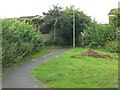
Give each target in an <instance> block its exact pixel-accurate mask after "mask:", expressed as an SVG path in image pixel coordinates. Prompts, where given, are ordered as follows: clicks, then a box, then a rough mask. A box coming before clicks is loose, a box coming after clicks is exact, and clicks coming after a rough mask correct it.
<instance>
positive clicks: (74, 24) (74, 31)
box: [73, 7, 75, 48]
mask: <svg viewBox="0 0 120 90" xmlns="http://www.w3.org/2000/svg"><path fill="white" fill-rule="evenodd" d="M73 8H74V7H73ZM73 48H75V12H74V9H73Z"/></svg>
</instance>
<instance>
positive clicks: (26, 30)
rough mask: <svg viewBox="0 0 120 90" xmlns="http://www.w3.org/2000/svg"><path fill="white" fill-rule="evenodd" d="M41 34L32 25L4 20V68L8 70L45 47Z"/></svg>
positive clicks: (13, 20)
mask: <svg viewBox="0 0 120 90" xmlns="http://www.w3.org/2000/svg"><path fill="white" fill-rule="evenodd" d="M41 36H42V35H41V34H40V32H38V31H37V30H35V29H34V27H33V26H32V25H29V24H28V23H26V22H24V21H19V20H16V19H3V20H2V50H3V58H2V64H3V68H7V67H9V66H11V65H13V64H15V63H17V62H21V60H22V59H23V58H24V57H26V56H28V55H30V54H33V53H34V52H36V51H39V50H40V49H41V48H42V47H43V41H42V39H41Z"/></svg>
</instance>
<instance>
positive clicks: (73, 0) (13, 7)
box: [0, 0, 119, 23]
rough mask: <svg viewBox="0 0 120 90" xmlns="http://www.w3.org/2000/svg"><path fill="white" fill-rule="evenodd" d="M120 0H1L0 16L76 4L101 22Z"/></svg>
mask: <svg viewBox="0 0 120 90" xmlns="http://www.w3.org/2000/svg"><path fill="white" fill-rule="evenodd" d="M118 2H119V0H0V18H4V17H20V16H31V15H42V12H43V11H47V10H48V9H49V8H50V7H52V5H57V4H58V3H59V6H62V7H66V6H70V5H74V6H75V8H79V9H80V10H81V11H84V13H86V14H87V15H89V16H91V17H92V19H93V18H95V19H96V21H98V22H99V23H107V22H108V13H109V11H110V10H111V9H112V8H118Z"/></svg>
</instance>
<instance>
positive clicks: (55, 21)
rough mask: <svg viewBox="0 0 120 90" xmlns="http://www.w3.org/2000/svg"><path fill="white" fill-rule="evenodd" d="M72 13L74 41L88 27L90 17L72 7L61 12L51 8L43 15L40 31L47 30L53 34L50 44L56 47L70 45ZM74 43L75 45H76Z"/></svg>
mask: <svg viewBox="0 0 120 90" xmlns="http://www.w3.org/2000/svg"><path fill="white" fill-rule="evenodd" d="M73 11H74V12H75V21H76V41H77V42H78V36H79V34H80V32H82V31H83V30H84V29H86V27H87V26H88V25H89V22H90V21H91V19H90V17H88V16H87V15H86V14H84V13H83V12H82V11H79V10H78V9H74V7H70V8H68V7H67V8H66V9H65V10H62V8H61V7H58V6H53V9H50V10H49V11H48V12H47V13H43V14H44V22H43V23H42V25H41V29H44V30H48V32H52V33H53V38H52V40H53V41H52V42H53V43H54V44H57V45H60V44H61V45H72V33H73V31H72V30H73V29H72V25H73ZM77 42H76V43H77Z"/></svg>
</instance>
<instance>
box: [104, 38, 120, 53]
mask: <svg viewBox="0 0 120 90" xmlns="http://www.w3.org/2000/svg"><path fill="white" fill-rule="evenodd" d="M105 50H108V51H110V52H112V53H115V52H118V51H119V49H118V40H114V41H107V42H106V44H105Z"/></svg>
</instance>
